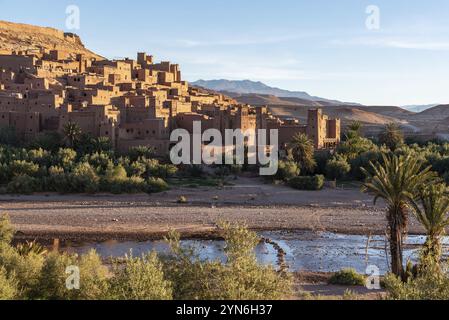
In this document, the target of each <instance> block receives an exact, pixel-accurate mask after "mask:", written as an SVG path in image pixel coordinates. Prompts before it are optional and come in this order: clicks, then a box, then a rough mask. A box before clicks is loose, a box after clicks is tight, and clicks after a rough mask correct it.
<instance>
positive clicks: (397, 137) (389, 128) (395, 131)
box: [379, 123, 404, 152]
mask: <svg viewBox="0 0 449 320" xmlns="http://www.w3.org/2000/svg"><path fill="white" fill-rule="evenodd" d="M379 142H380V143H381V144H385V145H386V146H387V147H388V148H389V149H390V150H391V151H393V152H394V151H395V150H396V149H397V148H399V147H400V146H401V145H403V144H404V134H403V133H402V131H401V128H400V127H399V125H398V124H397V123H388V124H387V125H385V128H384V131H383V132H382V133H381V134H380V135H379Z"/></svg>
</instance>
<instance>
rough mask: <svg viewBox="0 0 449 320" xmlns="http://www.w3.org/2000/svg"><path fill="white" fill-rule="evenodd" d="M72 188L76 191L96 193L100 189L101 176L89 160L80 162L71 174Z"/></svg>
mask: <svg viewBox="0 0 449 320" xmlns="http://www.w3.org/2000/svg"><path fill="white" fill-rule="evenodd" d="M70 182H71V186H72V190H73V191H75V192H87V193H95V192H97V191H98V189H99V184H100V178H99V177H98V175H97V173H96V172H95V170H94V169H93V168H92V167H91V165H90V164H89V163H87V162H84V163H79V164H77V165H76V167H75V168H74V169H73V171H72V174H71V175H70Z"/></svg>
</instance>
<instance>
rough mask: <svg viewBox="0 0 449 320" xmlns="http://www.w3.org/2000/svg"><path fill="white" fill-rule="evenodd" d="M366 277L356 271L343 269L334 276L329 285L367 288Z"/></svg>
mask: <svg viewBox="0 0 449 320" xmlns="http://www.w3.org/2000/svg"><path fill="white" fill-rule="evenodd" d="M365 281H366V279H365V277H364V276H362V275H361V274H358V273H357V271H355V270H354V269H343V270H341V271H338V272H336V273H334V274H333V275H332V277H331V278H330V279H329V284H335V285H342V286H365Z"/></svg>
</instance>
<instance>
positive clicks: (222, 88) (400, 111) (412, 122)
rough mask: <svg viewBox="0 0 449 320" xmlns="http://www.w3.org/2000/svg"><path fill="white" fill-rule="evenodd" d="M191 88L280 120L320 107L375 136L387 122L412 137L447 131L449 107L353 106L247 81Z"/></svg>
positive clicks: (205, 83)
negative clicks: (265, 109)
mask: <svg viewBox="0 0 449 320" xmlns="http://www.w3.org/2000/svg"><path fill="white" fill-rule="evenodd" d="M192 85H194V86H197V87H202V88H204V89H206V90H212V91H215V92H221V93H223V94H225V95H227V96H229V97H232V98H234V99H235V100H237V101H238V102H239V103H243V104H250V105H254V106H268V107H269V108H270V110H271V112H272V113H273V114H274V115H276V116H279V117H281V118H297V119H300V120H301V121H305V120H306V119H307V110H309V109H311V108H317V107H319V108H322V109H323V111H324V113H325V114H327V115H329V116H331V117H337V118H340V119H341V120H342V123H343V125H347V124H349V123H351V122H352V121H360V122H362V123H363V124H364V127H365V129H366V132H370V133H374V132H379V130H382V129H383V126H384V125H385V124H387V123H391V122H396V123H399V124H401V126H402V127H403V129H404V130H407V131H409V132H412V133H413V134H417V133H419V134H435V133H446V132H449V125H448V123H449V105H436V104H429V105H409V106H402V107H397V106H365V105H361V104H356V103H347V102H340V101H337V100H332V99H326V98H320V97H314V96H311V95H310V94H308V93H307V92H303V91H288V90H283V89H279V88H273V87H270V86H267V85H266V84H264V83H262V82H254V81H250V80H242V81H231V80H209V81H206V80H199V81H196V82H193V83H192Z"/></svg>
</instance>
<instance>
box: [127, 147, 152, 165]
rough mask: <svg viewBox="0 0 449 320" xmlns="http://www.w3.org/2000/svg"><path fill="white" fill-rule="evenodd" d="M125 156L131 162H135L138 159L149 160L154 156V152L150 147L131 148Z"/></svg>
mask: <svg viewBox="0 0 449 320" xmlns="http://www.w3.org/2000/svg"><path fill="white" fill-rule="evenodd" d="M127 156H128V158H129V159H130V160H131V161H137V160H138V159H140V158H144V159H150V158H152V157H153V156H154V150H153V149H152V148H150V147H143V146H141V147H133V148H131V149H129V151H128V154H127Z"/></svg>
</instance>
